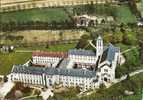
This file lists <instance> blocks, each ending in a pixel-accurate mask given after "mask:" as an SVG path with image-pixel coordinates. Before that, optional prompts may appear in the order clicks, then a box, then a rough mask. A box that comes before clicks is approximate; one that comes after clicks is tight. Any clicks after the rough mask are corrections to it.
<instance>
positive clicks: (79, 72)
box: [12, 65, 96, 78]
mask: <svg viewBox="0 0 143 100" xmlns="http://www.w3.org/2000/svg"><path fill="white" fill-rule="evenodd" d="M12 73H25V74H47V75H64V76H75V77H86V78H91V77H95V75H96V72H95V71H89V70H84V69H63V68H51V67H47V68H45V67H34V66H29V67H27V66H23V65H14V66H13V70H12Z"/></svg>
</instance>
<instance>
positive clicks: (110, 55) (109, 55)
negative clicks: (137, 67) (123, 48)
mask: <svg viewBox="0 0 143 100" xmlns="http://www.w3.org/2000/svg"><path fill="white" fill-rule="evenodd" d="M116 52H119V48H117V47H114V46H113V45H112V44H111V43H110V44H109V46H108V48H107V58H106V59H107V60H108V61H110V62H112V61H113V60H114V57H115V53H116Z"/></svg>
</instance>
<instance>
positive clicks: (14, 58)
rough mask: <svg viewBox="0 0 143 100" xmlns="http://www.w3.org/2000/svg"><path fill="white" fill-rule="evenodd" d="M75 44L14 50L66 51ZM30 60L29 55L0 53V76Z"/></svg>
mask: <svg viewBox="0 0 143 100" xmlns="http://www.w3.org/2000/svg"><path fill="white" fill-rule="evenodd" d="M75 45H76V44H60V45H53V46H50V47H49V48H48V49H46V48H44V47H31V48H17V49H16V50H41V51H68V50H69V49H72V48H74V47H75ZM30 58H31V53H15V52H13V53H9V54H8V53H6V54H2V53H0V74H8V73H10V71H11V68H12V66H13V65H14V64H24V63H25V62H26V61H28V60H29V59H30Z"/></svg>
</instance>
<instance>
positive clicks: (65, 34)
mask: <svg viewBox="0 0 143 100" xmlns="http://www.w3.org/2000/svg"><path fill="white" fill-rule="evenodd" d="M83 34H87V32H85V31H82V30H56V31H51V30H25V31H17V32H10V33H9V32H5V33H2V32H1V33H0V35H4V37H3V39H1V40H0V43H8V44H16V43H17V42H19V43H41V42H43V43H44V42H48V41H60V40H73V39H80V36H82V35H83ZM6 35H9V36H22V37H23V39H22V40H20V41H17V40H15V39H14V40H13V41H10V40H9V39H5V36H6Z"/></svg>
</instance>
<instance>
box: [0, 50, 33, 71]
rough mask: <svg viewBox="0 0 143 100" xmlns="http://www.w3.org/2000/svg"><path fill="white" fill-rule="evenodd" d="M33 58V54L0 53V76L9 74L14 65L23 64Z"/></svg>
mask: <svg viewBox="0 0 143 100" xmlns="http://www.w3.org/2000/svg"><path fill="white" fill-rule="evenodd" d="M30 57H31V53H9V54H2V53H0V74H8V73H9V72H10V70H11V68H12V66H13V65H14V64H23V63H25V62H26V61H28V60H29V59H30Z"/></svg>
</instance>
